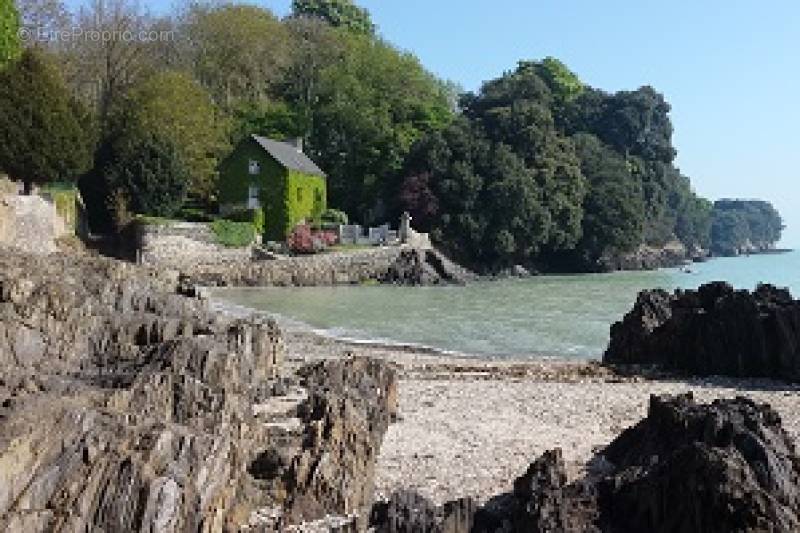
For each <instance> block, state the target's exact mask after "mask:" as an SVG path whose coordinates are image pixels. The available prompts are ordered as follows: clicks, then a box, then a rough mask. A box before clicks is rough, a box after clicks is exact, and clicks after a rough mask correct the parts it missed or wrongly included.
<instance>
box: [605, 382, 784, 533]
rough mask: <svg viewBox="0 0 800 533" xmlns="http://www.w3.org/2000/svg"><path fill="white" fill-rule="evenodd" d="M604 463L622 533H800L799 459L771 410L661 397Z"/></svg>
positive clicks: (611, 520)
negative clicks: (606, 462) (651, 532)
mask: <svg viewBox="0 0 800 533" xmlns="http://www.w3.org/2000/svg"><path fill="white" fill-rule="evenodd" d="M603 455H604V457H605V458H606V459H607V460H608V461H609V462H610V464H611V466H612V468H613V473H612V474H610V475H608V476H606V477H605V478H604V479H603V480H602V481H601V482H600V509H601V511H602V516H603V522H604V523H605V524H608V525H611V526H614V527H617V528H620V529H618V531H653V532H660V531H663V532H666V531H708V532H716V531H719V532H727V531H798V530H799V529H800V514H798V513H799V512H800V458H798V456H797V454H796V452H795V448H794V444H793V442H792V440H791V438H790V437H789V436H788V435H787V434H786V432H785V431H784V430H783V429H782V427H781V423H780V417H779V416H778V414H777V413H776V412H775V411H773V410H772V409H771V408H770V407H769V406H767V405H758V404H756V403H754V402H752V401H751V400H748V399H746V398H737V399H734V400H716V401H714V402H713V403H711V404H709V405H697V404H695V403H694V401H693V400H692V397H691V395H686V396H679V397H675V398H658V397H654V398H651V400H650V407H649V410H648V415H647V418H645V419H644V420H642V421H641V422H639V423H638V424H637V425H635V426H633V427H632V428H630V429H628V430H626V431H625V432H624V433H622V435H620V436H619V437H618V438H617V439H615V440H614V442H612V443H611V445H609V446H608V447H607V448H606V449H605V450H604V452H603Z"/></svg>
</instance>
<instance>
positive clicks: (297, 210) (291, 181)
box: [265, 170, 327, 240]
mask: <svg viewBox="0 0 800 533" xmlns="http://www.w3.org/2000/svg"><path fill="white" fill-rule="evenodd" d="M285 179H286V182H285V185H284V187H285V189H284V190H285V193H284V194H283V196H282V198H281V200H282V209H281V210H280V211H281V212H282V213H285V216H283V217H282V218H281V220H280V222H278V223H276V222H275V221H274V219H273V218H272V216H271V213H270V209H269V206H267V205H265V207H266V208H267V217H268V220H267V235H270V236H271V238H273V239H275V240H282V239H284V238H285V237H286V235H288V234H289V232H291V230H292V228H294V227H295V226H296V225H298V224H300V223H303V222H311V221H312V220H315V219H318V218H319V217H320V215H321V214H322V212H323V211H325V209H326V208H327V199H326V193H325V178H323V177H320V176H312V175H308V174H302V173H300V172H297V171H293V170H290V171H288V172H287V173H286V178H285ZM271 227H276V228H277V229H278V230H279V231H280V235H277V234H274V233H273V231H274V230H272V229H271Z"/></svg>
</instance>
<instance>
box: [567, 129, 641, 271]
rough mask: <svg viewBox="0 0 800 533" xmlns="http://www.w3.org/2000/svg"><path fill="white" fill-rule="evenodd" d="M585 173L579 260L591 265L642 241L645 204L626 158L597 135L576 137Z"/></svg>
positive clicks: (574, 138)
mask: <svg viewBox="0 0 800 533" xmlns="http://www.w3.org/2000/svg"><path fill="white" fill-rule="evenodd" d="M573 141H574V143H575V146H576V149H577V152H578V157H579V158H580V161H581V171H582V172H583V175H584V176H585V177H586V181H587V189H588V191H587V194H586V197H585V199H584V202H583V212H584V216H583V220H582V237H581V240H580V242H579V243H578V245H577V247H576V248H577V251H578V254H579V255H580V260H581V261H582V262H584V263H585V264H586V265H587V266H588V267H590V268H591V266H592V265H594V264H596V263H597V261H598V260H600V259H601V258H602V257H604V256H606V255H609V254H613V253H617V252H625V251H628V250H632V249H634V248H635V247H636V246H638V245H639V244H640V243H641V238H642V229H643V225H644V206H643V198H642V194H641V190H640V187H639V184H638V183H637V182H636V180H634V179H633V176H632V175H631V172H630V170H629V168H628V165H627V163H626V161H625V159H624V158H623V157H622V156H620V155H619V154H617V153H616V152H614V151H613V150H612V149H611V148H610V147H608V146H606V145H604V144H603V143H602V142H601V141H600V140H599V139H598V138H597V137H595V136H594V135H591V134H586V133H581V134H578V135H575V136H574V137H573Z"/></svg>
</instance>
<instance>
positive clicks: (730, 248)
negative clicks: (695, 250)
mask: <svg viewBox="0 0 800 533" xmlns="http://www.w3.org/2000/svg"><path fill="white" fill-rule="evenodd" d="M783 227H784V226H783V220H782V219H781V216H780V214H779V213H778V211H777V210H775V208H774V207H773V206H772V204H770V203H769V202H765V201H763V200H718V201H717V202H715V203H714V209H713V214H712V224H711V243H712V250H713V251H714V253H717V254H720V255H736V254H738V253H739V252H741V251H749V250H751V249H767V248H770V247H772V246H773V245H774V244H775V243H776V242H778V241H779V240H780V238H781V233H782V232H783Z"/></svg>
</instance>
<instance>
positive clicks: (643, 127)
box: [595, 86, 675, 163]
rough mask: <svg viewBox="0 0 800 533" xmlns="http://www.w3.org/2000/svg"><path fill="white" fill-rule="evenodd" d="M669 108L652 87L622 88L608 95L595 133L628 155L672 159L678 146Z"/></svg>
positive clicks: (653, 158)
mask: <svg viewBox="0 0 800 533" xmlns="http://www.w3.org/2000/svg"><path fill="white" fill-rule="evenodd" d="M669 111H670V106H669V104H668V103H667V101H666V100H664V97H663V96H662V95H661V94H659V93H658V92H656V91H655V90H654V89H653V88H652V87H649V86H645V87H641V88H639V89H637V90H636V91H620V92H618V93H617V94H615V95H613V96H612V97H611V98H610V99H609V101H608V105H607V107H606V109H605V114H604V116H603V118H602V123H601V125H600V127H599V128H598V130H597V131H596V132H595V133H596V135H597V136H598V137H600V139H601V140H602V141H603V142H606V143H608V144H610V145H611V146H613V147H614V148H615V149H616V150H617V151H619V152H620V153H623V154H625V155H626V156H628V155H634V156H638V157H641V158H642V159H645V160H648V161H659V162H663V163H671V162H672V160H673V159H674V158H675V149H674V148H673V147H672V122H671V121H670V119H669Z"/></svg>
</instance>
